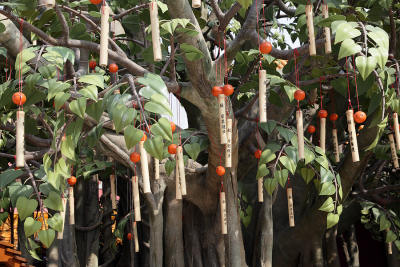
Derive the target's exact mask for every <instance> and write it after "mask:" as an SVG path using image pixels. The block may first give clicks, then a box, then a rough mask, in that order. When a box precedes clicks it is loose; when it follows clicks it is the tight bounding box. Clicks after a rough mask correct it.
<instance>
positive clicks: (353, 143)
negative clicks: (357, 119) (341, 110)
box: [346, 109, 360, 162]
mask: <svg viewBox="0 0 400 267" xmlns="http://www.w3.org/2000/svg"><path fill="white" fill-rule="evenodd" d="M346 118H347V129H348V131H349V137H350V149H351V157H352V159H353V162H358V161H360V155H359V154H358V144H357V135H356V126H355V125H354V117H353V110H352V109H349V110H348V111H346Z"/></svg>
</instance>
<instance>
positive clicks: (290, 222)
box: [286, 187, 294, 227]
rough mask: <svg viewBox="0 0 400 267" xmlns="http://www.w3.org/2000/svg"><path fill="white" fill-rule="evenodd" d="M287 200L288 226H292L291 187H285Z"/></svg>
mask: <svg viewBox="0 0 400 267" xmlns="http://www.w3.org/2000/svg"><path fill="white" fill-rule="evenodd" d="M286 195H287V201H288V212H289V226H290V227H294V210H293V192H292V188H290V187H288V188H287V189H286Z"/></svg>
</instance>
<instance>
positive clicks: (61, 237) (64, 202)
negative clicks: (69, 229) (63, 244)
mask: <svg viewBox="0 0 400 267" xmlns="http://www.w3.org/2000/svg"><path fill="white" fill-rule="evenodd" d="M61 204H62V210H61V211H60V216H61V220H62V222H63V223H61V231H60V232H57V239H63V236H64V222H65V208H66V206H67V199H66V198H65V197H64V196H62V197H61Z"/></svg>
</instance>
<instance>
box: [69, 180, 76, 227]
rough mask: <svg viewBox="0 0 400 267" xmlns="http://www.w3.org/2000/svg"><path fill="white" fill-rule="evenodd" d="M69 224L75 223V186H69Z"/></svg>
mask: <svg viewBox="0 0 400 267" xmlns="http://www.w3.org/2000/svg"><path fill="white" fill-rule="evenodd" d="M68 204H69V224H70V225H75V200H74V187H72V186H70V187H68Z"/></svg>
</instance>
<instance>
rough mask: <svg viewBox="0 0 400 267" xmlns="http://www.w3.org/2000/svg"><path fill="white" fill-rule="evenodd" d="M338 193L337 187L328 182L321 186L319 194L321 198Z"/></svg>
mask: <svg viewBox="0 0 400 267" xmlns="http://www.w3.org/2000/svg"><path fill="white" fill-rule="evenodd" d="M335 192H336V188H335V186H334V185H333V184H332V183H330V182H328V183H323V184H321V191H320V192H319V195H320V196H330V195H333V194H334V193H335Z"/></svg>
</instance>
